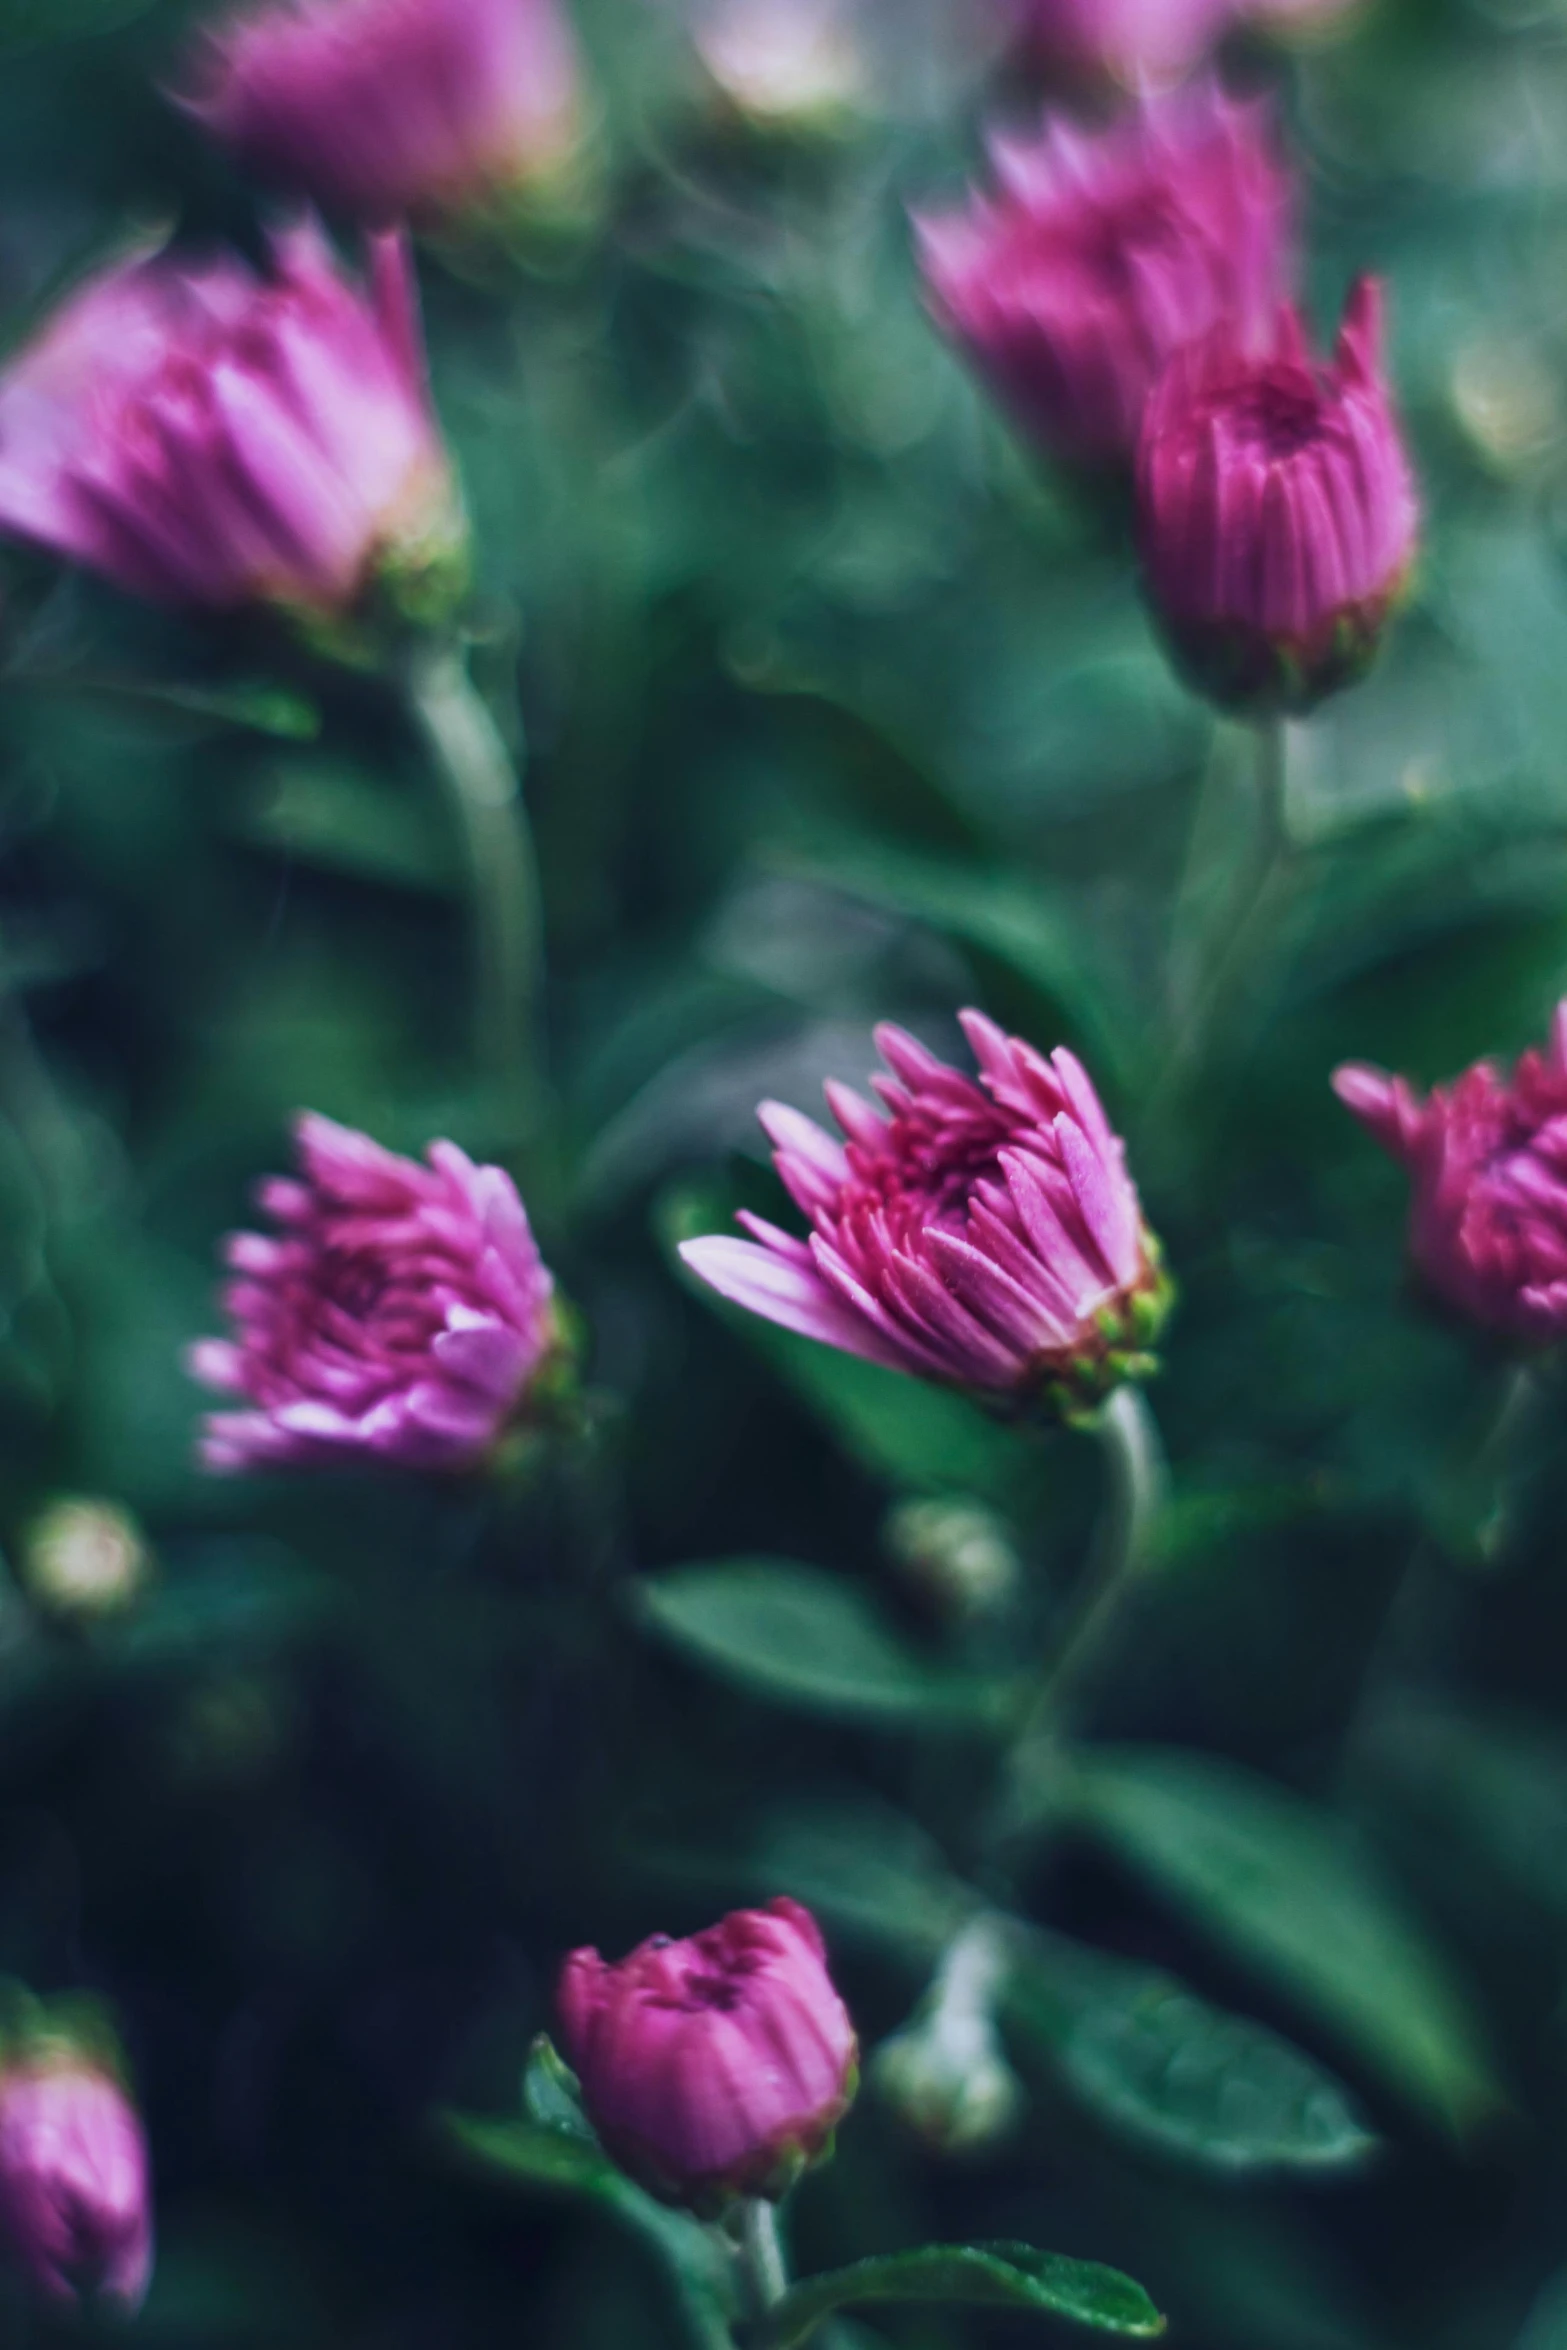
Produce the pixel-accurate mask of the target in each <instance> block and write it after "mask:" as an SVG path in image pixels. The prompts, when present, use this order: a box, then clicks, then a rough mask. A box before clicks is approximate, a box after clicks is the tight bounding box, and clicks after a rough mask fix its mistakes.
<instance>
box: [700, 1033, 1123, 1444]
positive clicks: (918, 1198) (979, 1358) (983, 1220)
mask: <svg viewBox="0 0 1567 2350" xmlns="http://www.w3.org/2000/svg"><path fill="white" fill-rule="evenodd" d="M962 1022H963V1030H964V1034H965V1035H966V1036H967V1038H968V1040H969V1043H970V1044H971V1045H972V1047H973V1049H974V1054H975V1057H976V1059H977V1060H978V1062H979V1071H980V1073H979V1079H978V1082H976V1081H975V1079H974V1078H972V1077H968V1076H965V1075H964V1074H963V1072H962V1071H960V1070H957V1069H949V1068H948V1067H947V1066H946V1065H945V1064H944V1063H943V1062H941V1061H938V1060H937V1059H936V1057H935V1055H934V1053H931V1052H928V1051H927V1050H926V1048H925V1046H924V1045H922V1044H920V1043H918V1042H917V1041H916V1040H915V1038H913V1037H912V1036H908V1035H906V1034H905V1033H904V1031H903V1030H902V1029H901V1028H891V1027H881V1028H878V1029H877V1031H876V1043H877V1046H878V1048H879V1049H880V1052H881V1055H882V1058H883V1059H884V1060H885V1062H886V1063H887V1066H888V1068H889V1069H890V1070H891V1071H892V1076H891V1077H876V1078H873V1079H872V1081H871V1082H872V1084H873V1085H874V1087H875V1089H876V1091H877V1093H878V1094H879V1095H880V1097H881V1100H882V1102H883V1104H884V1105H885V1107H886V1109H887V1111H888V1113H889V1115H888V1116H886V1117H882V1116H880V1115H879V1114H878V1112H877V1111H876V1110H874V1109H873V1108H872V1107H871V1105H870V1104H869V1103H868V1102H866V1101H864V1100H862V1098H861V1097H860V1096H859V1095H858V1094H857V1093H855V1092H853V1091H852V1090H851V1089H850V1088H849V1087H848V1086H844V1085H838V1084H835V1083H832V1084H829V1085H828V1087H827V1099H828V1102H829V1104H830V1105H831V1108H832V1111H833V1114H834V1116H835V1117H836V1118H837V1121H838V1123H839V1125H840V1126H841V1127H842V1129H843V1131H844V1134H845V1136H846V1137H847V1140H846V1141H844V1142H839V1141H837V1140H836V1138H835V1137H833V1136H832V1135H829V1134H826V1133H824V1132H823V1130H822V1129H821V1128H820V1127H819V1126H816V1125H814V1124H813V1123H812V1121H811V1120H810V1119H809V1118H805V1117H802V1116H801V1114H800V1112H799V1111H798V1110H791V1109H786V1108H785V1107H784V1106H783V1104H781V1103H779V1102H764V1103H763V1105H762V1108H761V1111H760V1116H761V1120H762V1124H763V1126H764V1127H765V1128H766V1130H767V1133H768V1136H769V1137H770V1139H771V1140H772V1142H773V1143H774V1145H775V1146H776V1148H775V1151H774V1164H775V1165H776V1167H777V1169H778V1172H779V1174H780V1175H781V1176H782V1178H783V1181H784V1183H785V1185H786V1187H787V1188H788V1191H789V1193H790V1195H791V1197H792V1198H793V1199H794V1200H795V1202H796V1203H797V1205H798V1206H799V1207H801V1208H803V1210H804V1211H805V1213H806V1215H807V1216H808V1217H809V1218H810V1221H811V1233H810V1237H809V1239H807V1240H796V1239H795V1238H794V1237H793V1236H792V1235H791V1234H789V1233H787V1232H781V1231H779V1230H778V1229H777V1227H776V1226H774V1225H772V1224H768V1223H765V1222H764V1221H763V1220H762V1218H761V1217H759V1216H753V1215H751V1214H749V1213H745V1214H742V1216H741V1218H740V1221H741V1223H742V1224H743V1225H744V1226H745V1227H746V1230H747V1231H748V1232H750V1233H751V1234H752V1235H753V1236H754V1237H753V1238H752V1239H751V1240H748V1241H747V1240H732V1239H728V1238H724V1237H714V1238H709V1239H705V1240H688V1241H687V1242H686V1243H685V1244H684V1246H683V1247H682V1249H681V1252H680V1253H681V1255H682V1257H683V1258H684V1259H685V1262H686V1263H687V1265H688V1266H689V1267H690V1268H691V1270H692V1272H693V1273H696V1274H698V1275H699V1276H700V1277H701V1279H702V1280H704V1281H706V1282H708V1283H709V1284H710V1285H711V1286H712V1287H713V1288H714V1289H716V1290H717V1291H718V1293H719V1295H720V1296H721V1297H726V1298H729V1299H731V1300H732V1301H733V1302H734V1303H735V1304H736V1305H742V1306H746V1307H748V1308H749V1309H750V1311H751V1312H752V1313H754V1314H761V1315H762V1316H764V1317H765V1319H766V1320H768V1321H769V1322H778V1323H781V1324H782V1325H783V1327H784V1328H785V1329H786V1330H798V1331H801V1332H803V1333H804V1335H805V1336H806V1337H808V1338H819V1339H822V1340H824V1341H825V1343H826V1344H827V1345H829V1346H837V1347H842V1348H843V1349H844V1351H845V1352H846V1353H848V1354H857V1355H863V1356H865V1357H866V1358H867V1359H868V1360H869V1361H871V1362H875V1363H884V1364H887V1365H889V1366H890V1367H891V1368H893V1369H894V1370H899V1371H910V1372H913V1373H914V1374H915V1376H916V1377H918V1378H923V1379H934V1380H940V1381H943V1382H945V1383H947V1384H949V1385H953V1386H957V1387H963V1388H968V1389H970V1390H972V1391H973V1392H975V1393H977V1394H979V1395H980V1396H983V1397H986V1398H990V1399H995V1400H1001V1399H1005V1400H1007V1401H1008V1402H1012V1403H1017V1404H1025V1403H1028V1402H1030V1401H1032V1400H1034V1399H1036V1398H1037V1399H1039V1400H1042V1401H1045V1402H1047V1403H1049V1404H1051V1405H1053V1406H1054V1407H1055V1408H1057V1409H1059V1410H1063V1411H1066V1412H1069V1413H1071V1412H1077V1411H1081V1410H1084V1409H1087V1408H1090V1407H1091V1406H1092V1405H1093V1403H1095V1402H1096V1401H1097V1400H1098V1399H1099V1398H1100V1397H1101V1396H1103V1395H1104V1394H1105V1393H1107V1392H1108V1390H1109V1389H1110V1388H1111V1387H1113V1386H1114V1385H1116V1384H1117V1383H1118V1382H1119V1381H1120V1380H1121V1379H1124V1378H1126V1377H1128V1376H1135V1375H1138V1374H1140V1373H1143V1372H1146V1371H1149V1370H1151V1369H1152V1368H1153V1363H1152V1360H1151V1358H1150V1357H1149V1355H1148V1354H1147V1352H1146V1349H1147V1347H1148V1345H1149V1344H1150V1342H1151V1341H1152V1339H1153V1338H1154V1337H1155V1336H1156V1335H1157V1332H1158V1329H1159V1326H1160V1324H1161V1323H1162V1321H1163V1318H1164V1314H1165V1311H1166V1310H1167V1307H1168V1303H1169V1288H1168V1285H1167V1283H1166V1282H1165V1280H1164V1277H1163V1275H1162V1273H1161V1271H1160V1266H1159V1252H1158V1247H1157V1243H1156V1242H1155V1241H1154V1239H1153V1237H1152V1235H1151V1234H1150V1232H1149V1231H1148V1229H1147V1227H1146V1226H1145V1224H1144V1223H1143V1219H1142V1211H1141V1209H1140V1207H1139V1205H1138V1199H1137V1193H1136V1190H1135V1188H1134V1187H1133V1184H1132V1180H1131V1177H1130V1176H1129V1175H1128V1174H1127V1171H1126V1154H1125V1150H1124V1148H1123V1146H1122V1144H1121V1142H1120V1140H1119V1139H1118V1137H1117V1136H1116V1135H1114V1134H1112V1132H1111V1131H1110V1127H1109V1125H1108V1123H1107V1122H1106V1119H1105V1114H1104V1111H1103V1110H1102V1109H1101V1108H1100V1106H1099V1097H1098V1095H1097V1094H1096V1093H1095V1091H1094V1089H1093V1086H1092V1085H1091V1083H1090V1082H1089V1079H1088V1075H1087V1073H1086V1071H1085V1070H1084V1069H1083V1067H1082V1065H1081V1064H1080V1062H1079V1061H1078V1060H1077V1059H1076V1058H1075V1056H1074V1055H1073V1054H1071V1053H1069V1052H1068V1051H1067V1050H1066V1048H1065V1047H1064V1046H1063V1047H1061V1048H1060V1049H1059V1050H1058V1051H1056V1052H1055V1053H1053V1054H1052V1055H1051V1057H1050V1058H1049V1060H1046V1059H1045V1057H1044V1056H1043V1054H1041V1053H1038V1052H1036V1051H1035V1050H1034V1048H1033V1046H1032V1045H1029V1044H1024V1043H1023V1042H1022V1041H1021V1040H1020V1039H1019V1038H1017V1037H1009V1036H1004V1035H1003V1034H1002V1032H1001V1030H1000V1029H999V1028H997V1027H996V1026H995V1024H994V1022H993V1021H990V1020H987V1019H986V1018H985V1017H984V1015H983V1014H982V1013H979V1012H965V1013H963V1014H962Z"/></svg>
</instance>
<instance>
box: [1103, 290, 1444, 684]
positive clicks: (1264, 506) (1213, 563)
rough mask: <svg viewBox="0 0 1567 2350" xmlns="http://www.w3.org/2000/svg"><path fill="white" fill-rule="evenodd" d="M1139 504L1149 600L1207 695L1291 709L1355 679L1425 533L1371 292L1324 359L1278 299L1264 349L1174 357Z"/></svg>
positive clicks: (1224, 336) (1146, 428)
mask: <svg viewBox="0 0 1567 2350" xmlns="http://www.w3.org/2000/svg"><path fill="white" fill-rule="evenodd" d="M1137 496H1138V528H1139V535H1140V539H1141V544H1142V554H1143V569H1144V577H1145V581H1146V584H1147V588H1148V593H1149V597H1150V600H1151V602H1152V605H1153V608H1154V610H1155V612H1156V613H1157V615H1158V617H1159V619H1160V621H1161V622H1162V624H1163V626H1164V629H1165V633H1166V635H1167V636H1168V638H1169V640H1170V644H1171V646H1172V648H1173V650H1174V652H1175V654H1176V657H1177V659H1178V660H1179V661H1180V662H1181V664H1182V666H1183V667H1184V668H1185V669H1186V671H1187V672H1188V674H1189V675H1190V676H1191V678H1192V680H1193V682H1194V683H1195V684H1196V685H1198V686H1199V687H1200V689H1201V690H1202V691H1203V692H1205V693H1207V694H1209V695H1210V696H1211V697H1212V698H1213V699H1214V700H1215V701H1217V702H1220V703H1222V704H1224V705H1225V706H1227V707H1236V708H1252V709H1258V708H1261V709H1284V710H1302V709H1308V708H1309V707H1310V706H1311V704H1312V703H1313V702H1316V701H1318V700H1320V698H1321V697H1322V696H1323V695H1324V694H1326V693H1330V692H1332V691H1333V690H1334V688H1335V687H1338V686H1342V685H1346V684H1349V683H1351V682H1352V681H1353V680H1354V679H1355V678H1356V677H1358V676H1359V675H1360V674H1361V672H1362V671H1363V670H1364V669H1365V667H1366V666H1367V664H1368V662H1369V661H1370V660H1371V657H1372V655H1373V654H1374V653H1375V651H1376V649H1377V646H1378V644H1379V642H1380V640H1381V636H1382V632H1383V629H1384V626H1385V624H1386V621H1387V618H1388V615H1389V613H1390V612H1391V611H1392V609H1393V607H1394V606H1395V605H1396V603H1397V602H1398V600H1399V597H1400V595H1401V594H1402V592H1403V590H1404V587H1405V585H1406V584H1407V581H1408V578H1409V574H1410V570H1411V567H1412V565H1413V562H1414V555H1415V543H1416V538H1417V535H1418V531H1419V504H1418V500H1417V497H1416V493H1415V482H1414V476H1413V473H1412V472H1411V470H1410V464H1409V459H1408V457H1407V455H1406V454H1405V450H1404V443H1403V438H1402V435H1401V433H1400V430H1399V425H1398V419H1397V417H1396V415H1395V413H1394V409H1393V403H1392V397H1391V394H1390V392H1389V388H1388V382H1387V376H1386V373H1385V370H1384V365H1383V356H1382V298H1381V289H1380V287H1379V285H1378V284H1377V282H1376V281H1375V280H1374V279H1371V278H1362V279H1361V280H1360V282H1359V284H1358V285H1357V286H1356V287H1355V289H1354V291H1353V292H1352V293H1351V295H1350V298H1349V302H1348V305H1347V307H1346V309H1345V312H1344V323H1343V326H1342V328H1341V329H1340V332H1339V338H1338V346H1337V349H1336V350H1335V352H1334V355H1333V359H1332V361H1331V362H1330V363H1329V364H1326V365H1320V364H1317V363H1315V362H1313V360H1312V359H1311V357H1310V356H1309V354H1308V352H1307V349H1306V343H1305V337H1304V333H1303V330H1302V328H1301V323H1300V319H1299V316H1298V314H1297V312H1296V311H1295V310H1294V309H1292V308H1290V307H1289V306H1287V305H1286V306H1285V307H1283V308H1281V309H1280V311H1279V312H1278V314H1277V319H1276V322H1275V324H1274V327H1273V331H1272V334H1271V337H1270V338H1269V341H1268V343H1267V344H1266V345H1265V346H1264V348H1263V349H1262V350H1261V351H1260V353H1258V352H1254V350H1253V349H1251V348H1249V347H1248V346H1247V344H1246V341H1245V339H1244V336H1243V334H1242V333H1241V332H1240V330H1239V329H1238V328H1236V327H1232V326H1229V325H1226V326H1223V327H1220V328H1218V329H1217V330H1216V331H1215V332H1214V334H1213V335H1211V336H1210V337H1208V338H1207V339H1206V340H1205V341H1203V342H1202V343H1201V344H1198V345H1194V346H1192V347H1191V348H1190V349H1188V350H1186V351H1184V352H1182V353H1180V354H1179V355H1178V356H1177V357H1176V358H1174V359H1173V360H1172V361H1171V363H1170V365H1169V367H1168V369H1167V370H1166V372H1165V374H1164V376H1163V377H1162V378H1161V379H1160V382H1159V385H1158V388H1157V390H1156V391H1155V392H1154V394H1153V396H1152V398H1151V399H1150V400H1149V403H1148V407H1147V410H1146V412H1145V414H1144V417H1143V430H1142V438H1141V442H1140V444H1139V448H1138V461H1137Z"/></svg>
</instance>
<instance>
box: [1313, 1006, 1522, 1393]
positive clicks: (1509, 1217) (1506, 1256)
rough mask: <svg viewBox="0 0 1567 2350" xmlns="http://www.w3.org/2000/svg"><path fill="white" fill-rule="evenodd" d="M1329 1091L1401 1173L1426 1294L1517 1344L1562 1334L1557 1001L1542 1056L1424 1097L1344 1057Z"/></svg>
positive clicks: (1481, 1065)
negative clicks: (1409, 1194)
mask: <svg viewBox="0 0 1567 2350" xmlns="http://www.w3.org/2000/svg"><path fill="white" fill-rule="evenodd" d="M1333 1085H1334V1090H1335V1091H1336V1092H1337V1094H1338V1097H1339V1099H1340V1101H1341V1102H1343V1103H1344V1105H1345V1107H1346V1108H1347V1109H1350V1110H1352V1111H1353V1112H1354V1114H1355V1116H1356V1117H1357V1118H1358V1119H1359V1120H1360V1122H1361V1124H1362V1125H1363V1126H1365V1127H1366V1128H1367V1129H1368V1130H1369V1132H1370V1133H1372V1134H1374V1135H1375V1137H1376V1139H1377V1141H1378V1142H1379V1143H1381V1145H1382V1147H1383V1149H1384V1150H1386V1151H1389V1152H1390V1153H1391V1154H1392V1156H1393V1157H1394V1158H1396V1159H1397V1160H1398V1161H1399V1163H1400V1165H1401V1166H1403V1167H1404V1168H1405V1169H1406V1170H1407V1172H1408V1175H1409V1179H1410V1184H1411V1187H1412V1191H1413V1200H1412V1206H1411V1216H1410V1254H1411V1256H1412V1257H1413V1259H1414V1262H1415V1265H1416V1268H1417V1270H1418V1271H1419V1273H1420V1275H1421V1277H1422V1278H1423V1279H1424V1280H1425V1281H1426V1283H1427V1284H1428V1285H1429V1287H1430V1288H1431V1290H1432V1291H1433V1292H1434V1293H1435V1294H1436V1296H1438V1297H1440V1298H1442V1299H1443V1300H1444V1301H1445V1302H1446V1303H1447V1304H1448V1305H1451V1306H1456V1307H1457V1309H1458V1310H1459V1312H1460V1313H1464V1314H1467V1315H1469V1316H1471V1317H1472V1318H1473V1320H1475V1321H1477V1322H1480V1323H1482V1324H1484V1325H1485V1326H1486V1327H1487V1328H1488V1329H1491V1330H1496V1331H1499V1332H1500V1333H1501V1334H1502V1335H1503V1336H1504V1337H1507V1338H1511V1339H1514V1340H1517V1341H1519V1342H1520V1343H1522V1344H1524V1345H1528V1346H1546V1345H1550V1344H1552V1343H1554V1342H1556V1341H1557V1340H1559V1339H1561V1338H1562V1337H1564V1336H1567V1001H1563V1002H1562V1003H1561V1004H1559V1005H1558V1006H1557V1009H1556V1016H1555V1019H1554V1020H1553V1022H1552V1024H1551V1036H1550V1042H1549V1043H1548V1044H1547V1046H1546V1048H1545V1050H1544V1052H1543V1053H1540V1052H1526V1053H1524V1054H1522V1055H1521V1056H1520V1058H1519V1060H1518V1063H1517V1066H1516V1067H1515V1068H1514V1070H1513V1072H1512V1075H1511V1077H1504V1076H1503V1075H1502V1073H1501V1071H1500V1070H1499V1069H1498V1068H1497V1067H1496V1066H1495V1065H1494V1064H1493V1063H1492V1062H1490V1061H1479V1062H1477V1063H1476V1064H1475V1066H1474V1067H1473V1068H1472V1069H1466V1070H1465V1071H1464V1073H1463V1075H1462V1076H1461V1077H1459V1078H1457V1079H1456V1080H1455V1081H1454V1082H1453V1084H1452V1085H1451V1086H1445V1087H1444V1086H1436V1087H1434V1088H1433V1089H1432V1091H1431V1092H1430V1094H1428V1095H1427V1097H1426V1099H1425V1100H1424V1101H1422V1100H1420V1098H1419V1097H1418V1095H1416V1094H1415V1092H1414V1091H1413V1090H1412V1088H1411V1087H1410V1086H1409V1085H1408V1083H1407V1082H1406V1081H1405V1080H1404V1079H1403V1078H1402V1077H1392V1076H1389V1075H1388V1074H1387V1072H1386V1071H1385V1070H1382V1069H1373V1068H1368V1067H1366V1066H1365V1065H1364V1064H1361V1063H1355V1062H1351V1063H1350V1064H1348V1065H1347V1066H1346V1067H1344V1068H1342V1069H1338V1070H1336V1071H1335V1072H1334V1077H1333Z"/></svg>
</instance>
